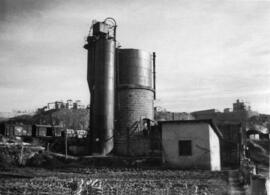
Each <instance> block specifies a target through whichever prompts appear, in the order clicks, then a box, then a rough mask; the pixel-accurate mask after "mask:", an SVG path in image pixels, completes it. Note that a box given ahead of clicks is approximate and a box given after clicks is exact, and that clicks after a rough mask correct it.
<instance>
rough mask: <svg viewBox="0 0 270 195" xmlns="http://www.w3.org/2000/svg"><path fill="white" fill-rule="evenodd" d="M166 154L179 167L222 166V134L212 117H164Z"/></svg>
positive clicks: (170, 164) (202, 167)
mask: <svg viewBox="0 0 270 195" xmlns="http://www.w3.org/2000/svg"><path fill="white" fill-rule="evenodd" d="M160 124H161V125H160V126H161V134H162V136H161V137H162V149H163V151H162V158H163V161H164V163H165V164H167V165H168V166H170V167H175V168H185V169H190V168H196V169H208V170H212V171H218V170H221V160H220V159H221V158H220V140H221V138H222V134H221V132H220V131H219V129H218V128H217V127H216V126H215V125H214V124H213V123H212V122H211V120H186V121H162V122H161V123H160Z"/></svg>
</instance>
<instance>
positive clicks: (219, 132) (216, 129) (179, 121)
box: [159, 119, 223, 138]
mask: <svg viewBox="0 0 270 195" xmlns="http://www.w3.org/2000/svg"><path fill="white" fill-rule="evenodd" d="M159 123H160V124H169V123H176V124H197V123H207V124H209V125H210V126H211V127H212V128H213V130H214V132H215V133H216V134H217V136H218V137H219V138H223V135H222V133H221V131H220V130H219V128H218V127H217V126H216V124H215V123H214V122H213V120H211V119H203V120H173V121H159Z"/></svg>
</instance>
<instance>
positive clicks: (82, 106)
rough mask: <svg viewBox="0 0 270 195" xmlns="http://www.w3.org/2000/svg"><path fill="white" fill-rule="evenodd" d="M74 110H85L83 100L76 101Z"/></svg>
mask: <svg viewBox="0 0 270 195" xmlns="http://www.w3.org/2000/svg"><path fill="white" fill-rule="evenodd" d="M73 108H74V109H84V108H85V106H84V105H83V104H82V102H81V100H76V101H75V102H74V103H73Z"/></svg>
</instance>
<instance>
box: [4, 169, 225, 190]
mask: <svg viewBox="0 0 270 195" xmlns="http://www.w3.org/2000/svg"><path fill="white" fill-rule="evenodd" d="M227 187H228V186H227V175H226V173H225V172H210V171H180V170H158V169H136V168H122V169H120V168H98V169H97V168H66V169H54V170H49V169H42V168H29V167H28V168H13V169H5V170H1V171H0V194H1V195H2V194H10V195H11V194H12V195H13V194H40V195H41V194H117V195H118V194H119V195H120V194H123V195H126V194H166V195H167V194H168V195H169V194H204V195H206V194H214V195H218V194H226V192H227Z"/></svg>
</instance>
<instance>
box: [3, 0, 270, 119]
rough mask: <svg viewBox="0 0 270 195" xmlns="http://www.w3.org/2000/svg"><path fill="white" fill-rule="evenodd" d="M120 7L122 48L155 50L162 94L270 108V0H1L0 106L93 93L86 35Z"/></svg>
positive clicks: (191, 106) (161, 102) (184, 108)
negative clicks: (87, 72) (92, 27)
mask: <svg viewBox="0 0 270 195" xmlns="http://www.w3.org/2000/svg"><path fill="white" fill-rule="evenodd" d="M106 17H113V18H115V19H116V21H117V24H118V29H117V40H118V41H119V42H120V43H121V45H122V48H138V49H143V50H146V51H149V52H153V51H155V52H156V54H157V98H158V99H157V101H156V104H157V105H158V106H161V107H163V108H166V109H168V110H171V111H177V112H191V111H195V110H201V109H210V108H216V109H219V110H223V108H225V107H232V103H233V102H234V101H235V100H236V99H238V98H239V99H243V100H245V101H248V102H250V104H251V106H252V108H253V109H254V110H257V111H259V112H261V113H268V114H270V85H269V84H270V1H256V0H252V1H245V0H232V1H225V0H212V1H205V0H192V1H190V0H187V1H185V0H177V1H176V0H175V1H172V0H170V1H169V0H168V1H165V0H147V1H146V0H142V1H136V0H130V1H129V0H108V1H105V0H80V1H78V0H77V1H76V0H74V1H71V0H46V1H45V0H0V100H1V104H0V111H11V110H12V109H21V110H24V109H27V110H28V109H35V108H38V107H42V106H45V105H46V104H47V103H48V102H52V101H56V100H64V101H65V100H67V99H73V100H76V99H81V100H82V101H83V103H84V104H88V103H89V96H90V95H89V90H88V86H87V81H86V69H87V56H86V55H87V51H86V50H84V49H83V45H84V43H85V37H86V36H87V34H88V31H89V27H90V25H91V22H92V20H93V19H96V20H101V21H102V20H103V19H104V18H106Z"/></svg>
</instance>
